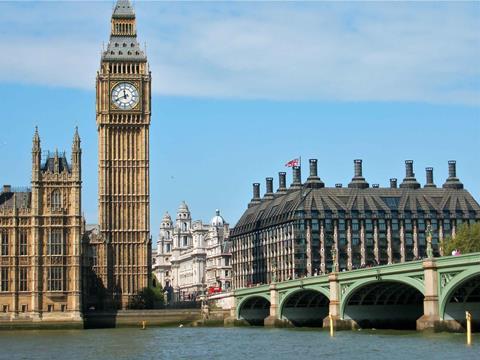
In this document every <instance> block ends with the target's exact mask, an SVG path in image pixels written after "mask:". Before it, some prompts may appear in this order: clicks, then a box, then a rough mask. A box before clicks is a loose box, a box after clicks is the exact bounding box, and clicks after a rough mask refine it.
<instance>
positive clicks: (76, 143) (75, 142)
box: [72, 127, 80, 151]
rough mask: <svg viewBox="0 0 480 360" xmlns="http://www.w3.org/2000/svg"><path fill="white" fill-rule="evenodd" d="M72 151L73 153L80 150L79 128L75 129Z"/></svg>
mask: <svg viewBox="0 0 480 360" xmlns="http://www.w3.org/2000/svg"><path fill="white" fill-rule="evenodd" d="M72 150H73V151H79V150H80V135H79V134H78V127H75V134H74V135H73V144H72Z"/></svg>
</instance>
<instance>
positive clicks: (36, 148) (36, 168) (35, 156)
mask: <svg viewBox="0 0 480 360" xmlns="http://www.w3.org/2000/svg"><path fill="white" fill-rule="evenodd" d="M41 162H42V148H41V145H40V135H39V134H38V127H36V126H35V133H34V134H33V140H32V180H33V181H38V180H39V179H40V178H39V177H40V167H41Z"/></svg>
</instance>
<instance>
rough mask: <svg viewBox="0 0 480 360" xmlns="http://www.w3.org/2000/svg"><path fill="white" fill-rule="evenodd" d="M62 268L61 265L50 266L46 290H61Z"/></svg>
mask: <svg viewBox="0 0 480 360" xmlns="http://www.w3.org/2000/svg"><path fill="white" fill-rule="evenodd" d="M62 283H63V268H62V267H61V266H52V267H50V268H49V269H48V291H62V290H63V286H62Z"/></svg>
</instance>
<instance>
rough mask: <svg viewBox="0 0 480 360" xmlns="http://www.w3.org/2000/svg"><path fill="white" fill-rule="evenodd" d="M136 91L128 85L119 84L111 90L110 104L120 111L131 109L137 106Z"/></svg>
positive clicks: (137, 97)
mask: <svg viewBox="0 0 480 360" xmlns="http://www.w3.org/2000/svg"><path fill="white" fill-rule="evenodd" d="M138 100H139V96H138V90H137V89H136V88H135V86H133V85H132V84H130V83H120V84H117V85H115V87H114V88H113V90H112V102H113V103H114V104H115V106H116V107H117V108H119V109H122V110H130V109H133V108H134V107H135V106H136V105H137V104H138Z"/></svg>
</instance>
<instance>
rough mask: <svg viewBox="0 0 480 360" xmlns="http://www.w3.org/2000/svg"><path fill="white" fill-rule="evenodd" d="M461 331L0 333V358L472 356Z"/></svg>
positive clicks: (474, 350) (439, 359)
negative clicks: (332, 333)
mask: <svg viewBox="0 0 480 360" xmlns="http://www.w3.org/2000/svg"><path fill="white" fill-rule="evenodd" d="M479 351H480V335H479V334H475V335H474V337H473V346H471V347H467V346H466V345H465V334H449V333H438V334H432V333H430V334H423V333H417V332H413V331H365V330H363V331H342V332H337V333H336V335H335V337H334V338H330V336H329V333H328V331H325V330H319V329H264V328H149V329H147V330H143V331H142V330H140V329H131V328H130V329H101V330H70V331H65V330H63V331H61V330H58V331H46V330H43V331H0V359H9V360H14V359H48V360H52V359H72V360H74V359H99V360H104V359H105V360H107V359H112V360H113V359H116V360H118V359H232V360H235V359H242V360H247V359H251V358H254V359H275V360H280V359H319V358H326V357H329V358H330V359H348V360H352V359H369V360H370V359H384V358H388V359H405V358H411V359H412V360H417V359H431V358H434V359H436V360H443V359H448V360H451V359H478V358H479Z"/></svg>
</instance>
